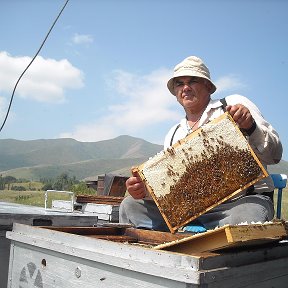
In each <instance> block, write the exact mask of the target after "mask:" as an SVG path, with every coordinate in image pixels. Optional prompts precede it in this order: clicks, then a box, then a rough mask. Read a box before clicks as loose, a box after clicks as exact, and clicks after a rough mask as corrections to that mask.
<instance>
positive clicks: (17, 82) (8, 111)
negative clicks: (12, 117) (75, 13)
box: [0, 0, 69, 132]
mask: <svg viewBox="0 0 288 288" xmlns="http://www.w3.org/2000/svg"><path fill="white" fill-rule="evenodd" d="M68 2H69V0H66V2H65V4H64V5H63V7H62V9H61V10H60V12H59V13H58V15H57V17H56V19H55V20H54V22H53V24H52V26H51V27H50V29H49V31H48V33H47V34H46V36H45V38H44V40H43V41H42V43H41V45H40V47H39V49H38V51H37V52H36V54H35V55H34V57H33V58H32V60H31V61H30V63H29V64H28V66H27V67H26V68H25V69H24V71H23V72H22V73H21V75H20V77H19V78H18V80H17V81H16V84H15V86H14V89H13V92H12V95H11V98H10V102H9V106H8V109H7V113H6V116H5V118H4V121H3V123H2V125H1V128H0V132H1V131H2V129H3V127H4V125H5V123H6V121H7V118H8V115H9V113H10V110H11V106H12V102H13V98H14V94H15V91H16V88H17V86H18V84H19V82H20V80H21V78H22V77H23V75H24V74H25V72H26V71H27V70H28V69H29V67H30V66H31V64H32V63H33V62H34V60H35V59H36V57H37V56H38V54H39V53H40V51H41V49H42V47H43V46H44V44H45V42H46V40H47V38H48V36H49V34H50V33H51V31H52V29H53V28H54V26H55V24H56V22H57V21H58V19H59V18H60V16H61V14H62V12H63V11H64V9H65V7H66V5H67V4H68Z"/></svg>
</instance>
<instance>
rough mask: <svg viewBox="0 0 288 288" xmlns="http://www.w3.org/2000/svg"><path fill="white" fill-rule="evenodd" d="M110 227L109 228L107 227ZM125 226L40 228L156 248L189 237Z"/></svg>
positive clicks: (184, 234)
mask: <svg viewBox="0 0 288 288" xmlns="http://www.w3.org/2000/svg"><path fill="white" fill-rule="evenodd" d="M109 226H110V227H109ZM126 226H127V225H122V224H116V223H114V225H112V223H109V225H108V224H107V226H105V225H103V226H101V227H50V226H46V227H45V226H43V227H42V228H45V229H49V230H53V231H60V232H65V233H69V234H76V235H82V236H86V237H89V238H97V239H104V240H110V241H113V242H127V243H137V244H143V245H149V246H156V245H159V244H163V243H165V242H167V241H171V242H172V241H175V240H178V239H183V238H186V237H188V236H189V233H179V234H171V233H169V232H160V231H150V230H143V229H136V228H131V227H126Z"/></svg>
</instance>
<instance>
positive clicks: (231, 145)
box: [133, 113, 268, 233]
mask: <svg viewBox="0 0 288 288" xmlns="http://www.w3.org/2000/svg"><path fill="white" fill-rule="evenodd" d="M133 172H136V173H138V174H139V176H140V177H141V178H142V180H143V181H144V183H145V185H146V188H147V190H148V192H149V193H150V195H151V196H152V198H153V199H154V201H155V203H156V205H157V206H158V208H159V210H160V212H161V214H162V216H163V218H164V220H165V222H166V223H167V225H168V227H169V229H170V231H171V232H172V233H175V231H177V229H178V228H179V227H181V226H183V225H185V224H187V223H189V222H190V221H192V220H193V219H195V218H197V217H199V216H200V215H202V214H204V213H205V212H207V211H208V210H210V209H212V208H214V207H216V206H217V205H219V204H221V203H222V202H224V201H226V200H228V199H230V198H231V197H233V196H235V195H237V194H238V193H240V192H241V191H243V190H244V189H246V188H248V187H249V186H251V185H253V184H254V183H256V182H257V181H258V180H260V179H261V178H264V177H267V176H268V173H267V171H266V170H265V169H264V167H263V166H262V164H261V162H260V161H259V159H258V158H257V156H256V155H255V153H254V151H253V150H252V148H251V147H250V146H249V144H248V142H247V140H246V138H245V137H244V136H243V134H242V133H241V131H240V130H239V128H238V126H237V125H236V123H235V122H234V121H233V119H232V117H231V116H230V115H229V114H228V113H225V114H224V115H222V116H220V117H219V118H217V119H215V120H213V121H211V122H209V123H207V124H205V125H203V126H202V127H201V128H199V129H198V130H196V131H194V132H193V133H191V134H190V135H188V136H187V137H186V138H184V139H182V140H180V141H178V142H177V143H176V144H175V145H173V146H172V147H171V148H168V149H167V150H163V151H161V152H160V153H158V154H157V155H155V156H154V157H152V158H151V159H149V160H148V161H146V162H145V163H143V164H142V165H140V166H138V167H136V168H134V169H133Z"/></svg>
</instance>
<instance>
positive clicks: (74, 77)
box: [0, 52, 84, 103]
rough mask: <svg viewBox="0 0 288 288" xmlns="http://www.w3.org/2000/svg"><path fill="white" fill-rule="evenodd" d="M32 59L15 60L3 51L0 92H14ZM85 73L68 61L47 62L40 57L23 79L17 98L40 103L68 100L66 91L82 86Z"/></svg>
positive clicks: (21, 58)
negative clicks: (17, 82)
mask: <svg viewBox="0 0 288 288" xmlns="http://www.w3.org/2000/svg"><path fill="white" fill-rule="evenodd" d="M31 60H32V58H30V57H25V56H23V57H13V56H11V55H9V54H8V53H7V52H0V67H1V70H0V92H4V93H10V94H11V93H12V91H13V88H14V85H15V84H16V81H17V80H18V78H19V76H20V75H21V73H23V71H24V69H25V68H26V67H27V65H28V64H29V63H30V62H31ZM83 78H84V76H83V73H82V72H81V71H80V70H79V69H77V68H75V67H74V66H73V65H72V64H71V63H70V62H69V61H68V60H66V59H63V60H59V61H57V60H54V59H44V58H43V57H41V56H37V57H36V59H35V60H34V62H33V63H32V65H31V66H30V67H29V68H28V70H27V71H26V73H25V74H24V75H23V77H22V78H21V80H20V82H19V84H18V86H17V89H16V95H18V96H20V97H22V98H26V99H32V100H36V101H39V102H51V103H60V102H63V101H65V90H66V89H78V88H81V87H82V86H83V85H84V84H83Z"/></svg>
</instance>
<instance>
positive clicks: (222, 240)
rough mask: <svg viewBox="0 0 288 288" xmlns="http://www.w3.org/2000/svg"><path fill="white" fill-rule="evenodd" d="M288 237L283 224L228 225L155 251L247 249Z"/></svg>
mask: <svg viewBox="0 0 288 288" xmlns="http://www.w3.org/2000/svg"><path fill="white" fill-rule="evenodd" d="M286 236H287V233H286V230H285V225H284V224H283V223H282V222H275V223H266V224H250V225H248V224H246V225H234V226H233V225H226V226H223V227H220V228H216V229H214V230H209V231H207V232H205V233H200V234H196V235H193V236H190V237H187V238H184V239H179V240H175V241H171V242H167V243H164V244H160V245H158V246H155V247H154V249H156V250H168V251H173V252H180V253H185V254H193V253H194V254H195V253H202V252H208V251H209V252H211V251H215V250H219V249H224V248H232V247H233V248H234V247H240V246H245V247H247V246H251V245H259V244H264V243H268V242H275V241H278V240H280V239H283V238H284V237H286Z"/></svg>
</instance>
